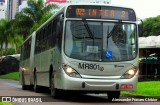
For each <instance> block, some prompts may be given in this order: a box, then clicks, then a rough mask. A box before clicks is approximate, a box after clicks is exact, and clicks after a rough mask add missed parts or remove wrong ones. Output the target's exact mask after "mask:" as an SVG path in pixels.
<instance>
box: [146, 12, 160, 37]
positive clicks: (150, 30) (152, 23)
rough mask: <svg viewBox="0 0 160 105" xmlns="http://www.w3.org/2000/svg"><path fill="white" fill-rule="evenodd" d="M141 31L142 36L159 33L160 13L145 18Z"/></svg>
mask: <svg viewBox="0 0 160 105" xmlns="http://www.w3.org/2000/svg"><path fill="white" fill-rule="evenodd" d="M143 32H144V33H143V36H145V37H147V36H158V35H160V15H159V16H157V17H152V18H147V19H145V20H144V27H143Z"/></svg>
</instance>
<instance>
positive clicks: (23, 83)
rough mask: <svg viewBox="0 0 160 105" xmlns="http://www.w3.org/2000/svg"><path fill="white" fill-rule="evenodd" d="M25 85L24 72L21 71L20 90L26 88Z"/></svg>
mask: <svg viewBox="0 0 160 105" xmlns="http://www.w3.org/2000/svg"><path fill="white" fill-rule="evenodd" d="M26 89H27V85H25V79H24V72H22V90H26Z"/></svg>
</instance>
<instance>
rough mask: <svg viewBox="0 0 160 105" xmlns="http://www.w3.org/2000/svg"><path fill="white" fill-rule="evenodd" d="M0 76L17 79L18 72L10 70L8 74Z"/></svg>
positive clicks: (0, 76)
mask: <svg viewBox="0 0 160 105" xmlns="http://www.w3.org/2000/svg"><path fill="white" fill-rule="evenodd" d="M0 78H3V79H14V80H19V72H12V73H9V74H5V75H0Z"/></svg>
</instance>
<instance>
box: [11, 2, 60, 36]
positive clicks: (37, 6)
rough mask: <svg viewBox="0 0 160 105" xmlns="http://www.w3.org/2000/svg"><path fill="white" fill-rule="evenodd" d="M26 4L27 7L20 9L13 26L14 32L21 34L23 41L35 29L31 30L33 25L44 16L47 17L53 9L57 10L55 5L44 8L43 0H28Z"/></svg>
mask: <svg viewBox="0 0 160 105" xmlns="http://www.w3.org/2000/svg"><path fill="white" fill-rule="evenodd" d="M27 3H28V5H29V7H27V8H24V9H22V11H21V12H20V13H18V14H17V15H16V18H15V25H14V26H15V30H16V32H17V33H18V34H22V35H23V37H24V39H26V38H27V36H28V35H30V34H31V33H32V32H33V31H34V30H35V28H32V26H33V25H34V24H35V23H38V22H40V21H41V19H42V20H43V18H44V16H45V15H47V16H49V15H50V13H51V11H52V10H53V9H57V8H58V6H57V5H56V4H49V5H47V6H45V5H44V2H43V0H28V2H27ZM38 26H39V25H38ZM34 27H35V26H34ZM31 28H32V29H31ZM36 28H37V27H36ZM30 30H31V31H30Z"/></svg>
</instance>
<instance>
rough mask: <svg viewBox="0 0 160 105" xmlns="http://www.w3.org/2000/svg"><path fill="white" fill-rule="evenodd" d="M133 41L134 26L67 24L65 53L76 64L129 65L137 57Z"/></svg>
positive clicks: (135, 43)
mask: <svg viewBox="0 0 160 105" xmlns="http://www.w3.org/2000/svg"><path fill="white" fill-rule="evenodd" d="M136 38H137V37H136V25H135V24H133V23H122V22H105V21H87V20H84V19H82V20H67V21H66V29H65V45H64V51H65V54H66V55H67V56H68V57H71V58H74V59H79V60H87V61H99V62H100V61H102V62H112V61H114V62H118V61H128V60H132V59H134V58H135V57H136V56H137V49H138V48H137V47H138V46H137V40H136Z"/></svg>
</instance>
